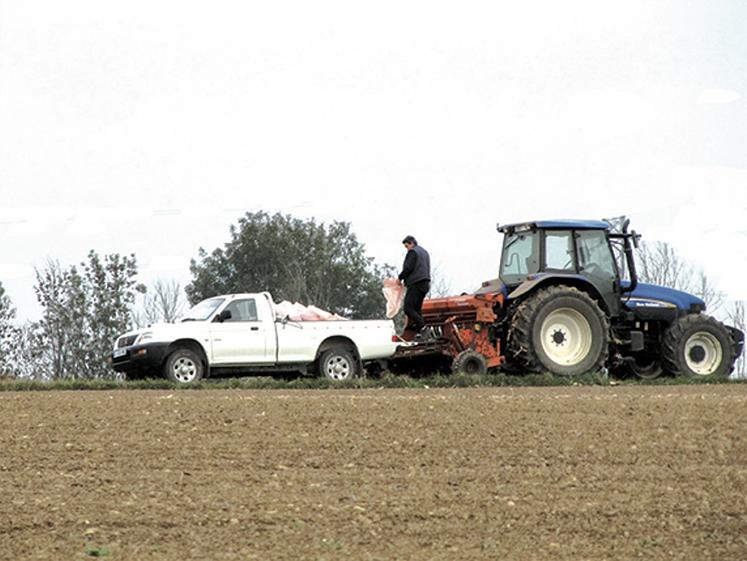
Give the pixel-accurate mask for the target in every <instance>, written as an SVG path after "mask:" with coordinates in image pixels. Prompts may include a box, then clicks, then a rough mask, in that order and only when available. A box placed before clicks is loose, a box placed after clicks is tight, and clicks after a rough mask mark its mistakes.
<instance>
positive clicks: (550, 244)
mask: <svg viewBox="0 0 747 561" xmlns="http://www.w3.org/2000/svg"><path fill="white" fill-rule="evenodd" d="M628 224H629V221H628V220H625V221H624V223H623V224H622V227H621V228H620V229H619V230H617V231H616V230H615V229H613V228H612V225H611V223H610V222H607V221H582V220H555V221H537V222H526V223H521V224H509V225H503V226H498V230H499V231H500V232H501V233H503V235H504V240H503V252H502V256H501V265H500V284H501V285H502V286H503V289H504V290H505V291H506V297H507V314H506V325H505V331H504V333H505V336H506V342H507V347H508V348H507V352H508V355H509V357H510V359H512V360H511V361H510V362H514V363H519V364H520V365H521V366H522V367H524V368H526V369H529V370H532V371H546V372H551V373H554V374H569V375H576V374H581V373H585V372H593V371H596V370H599V369H601V368H603V367H605V366H607V367H608V368H610V369H611V370H614V371H620V370H627V371H629V372H632V373H633V374H635V375H636V376H638V377H641V378H655V377H657V376H659V375H660V374H661V373H662V372H666V373H669V374H672V375H675V376H688V377H695V378H704V379H705V378H723V377H727V376H728V375H729V374H730V372H731V371H732V369H733V367H734V363H735V361H736V359H737V357H738V356H739V355H740V354H741V352H742V348H743V345H744V334H743V333H742V332H741V331H739V330H737V329H735V328H733V327H728V326H725V325H723V324H722V323H721V322H719V321H718V320H716V319H714V318H713V317H711V316H708V315H706V314H705V313H704V312H705V309H706V305H705V302H704V301H703V300H701V299H700V298H697V297H696V296H693V295H691V294H687V293H685V292H682V291H679V290H674V289H672V288H666V287H662V286H655V285H650V284H644V283H640V282H638V277H637V274H636V267H635V260H634V256H633V248H634V246H636V245H637V241H638V238H639V236H638V235H637V234H636V233H635V232H628ZM616 246H617V248H618V249H619V250H620V251H616ZM616 255H621V256H622V258H621V259H619V260H618V259H616ZM623 267H625V268H627V270H628V276H629V278H630V280H623V278H622V274H621V271H620V269H621V268H623Z"/></svg>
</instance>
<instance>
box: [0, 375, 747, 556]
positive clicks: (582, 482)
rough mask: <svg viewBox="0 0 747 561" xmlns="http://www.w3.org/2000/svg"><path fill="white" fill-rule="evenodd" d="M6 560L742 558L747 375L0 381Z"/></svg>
mask: <svg viewBox="0 0 747 561" xmlns="http://www.w3.org/2000/svg"><path fill="white" fill-rule="evenodd" d="M0 411H2V421H1V423H2V424H1V425H0V559H3V560H5V559H8V560H13V561H16V560H21V559H51V560H84V559H91V558H93V557H95V556H100V557H101V556H104V557H105V558H107V559H133V560H144V559H159V560H160V559H163V560H186V559H200V560H203V559H204V560H225V559H241V560H248V559H263V560H264V559H294V560H296V559H328V560H332V559H356V560H358V559H360V560H368V559H403V560H404V559H407V560H411V559H423V560H441V559H443V560H454V559H511V560H535V559H552V560H559V559H560V560H562V559H569V560H570V559H572V560H581V559H590V560H592V559H593V560H597V559H609V560H615V561H618V560H622V559H653V560H657V559H682V560H708V559H714V560H715V559H718V560H721V561H727V560H739V561H744V560H745V559H747V434H746V431H747V385H722V386H667V387H652V386H646V387H643V386H637V387H628V386H626V387H577V388H514V389H510V388H509V389H506V388H492V389H449V390H334V391H320V390H311V391H246V390H233V391H231V390H228V391H217V390H214V391H173V392H169V391H155V390H151V391H111V392H106V391H104V392H90V391H89V392H28V393H4V394H0Z"/></svg>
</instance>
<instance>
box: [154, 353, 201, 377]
mask: <svg viewBox="0 0 747 561" xmlns="http://www.w3.org/2000/svg"><path fill="white" fill-rule="evenodd" d="M204 372H205V365H204V364H203V363H202V359H201V358H200V357H199V355H198V354H197V353H195V352H194V351H191V350H189V349H176V350H175V351H174V352H173V353H171V354H170V355H169V357H168V358H167V359H166V364H165V365H164V372H163V373H164V374H165V375H166V378H168V379H169V380H171V381H172V382H175V383H177V384H194V383H195V382H197V381H199V380H201V379H202V376H203V374H204Z"/></svg>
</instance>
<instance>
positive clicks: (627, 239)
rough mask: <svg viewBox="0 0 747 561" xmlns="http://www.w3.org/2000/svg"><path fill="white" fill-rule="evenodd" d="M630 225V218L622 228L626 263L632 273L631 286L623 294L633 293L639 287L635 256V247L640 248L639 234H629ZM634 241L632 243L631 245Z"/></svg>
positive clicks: (633, 232) (624, 289)
mask: <svg viewBox="0 0 747 561" xmlns="http://www.w3.org/2000/svg"><path fill="white" fill-rule="evenodd" d="M628 225H630V219H629V218H628V219H627V220H625V222H624V223H623V227H622V238H623V244H624V247H625V261H626V262H627V264H628V272H629V273H630V286H628V287H627V288H623V289H622V291H623V292H633V291H634V290H635V289H636V287H637V286H638V272H637V271H636V268H635V257H634V255H633V247H634V246H635V247H638V237H639V236H638V234H636V233H635V230H634V231H632V232H630V233H628ZM631 240H632V243H631Z"/></svg>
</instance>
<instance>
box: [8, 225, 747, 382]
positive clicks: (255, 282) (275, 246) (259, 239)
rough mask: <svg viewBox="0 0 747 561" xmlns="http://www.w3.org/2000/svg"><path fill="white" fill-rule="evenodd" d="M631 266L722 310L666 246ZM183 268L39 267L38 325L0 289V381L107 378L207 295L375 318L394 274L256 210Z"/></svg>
mask: <svg viewBox="0 0 747 561" xmlns="http://www.w3.org/2000/svg"><path fill="white" fill-rule="evenodd" d="M637 263H638V269H639V270H638V273H639V277H640V280H641V281H642V282H651V283H654V284H660V285H663V286H670V287H672V288H677V289H680V290H685V291H687V292H691V293H693V294H695V295H697V296H699V297H701V298H702V299H703V300H705V301H706V303H707V304H708V309H709V311H711V313H713V312H714V311H717V310H718V309H719V308H720V307H722V306H724V305H725V301H726V299H725V296H724V295H723V294H722V293H721V292H720V291H718V289H716V288H715V287H714V286H713V285H712V284H711V283H710V281H709V280H708V278H707V277H706V275H705V274H704V273H703V272H702V271H700V270H698V269H696V268H694V267H692V266H691V265H689V264H687V263H686V262H685V261H684V260H682V259H681V258H680V257H679V256H678V255H677V253H676V252H675V251H674V250H673V248H671V246H669V245H668V244H666V243H661V242H654V243H643V244H641V246H640V247H639V248H638V250H637ZM189 269H190V273H191V276H192V279H191V282H190V283H189V284H188V285H187V286H185V287H183V288H182V287H181V286H180V285H179V284H178V283H176V282H174V281H165V280H156V281H155V282H154V283H153V284H152V285H151V286H150V287H146V286H144V285H143V284H142V283H139V282H138V280H137V277H138V267H137V259H136V257H135V255H119V254H110V255H104V256H100V255H99V254H98V253H97V252H95V251H93V250H92V251H90V252H89V253H88V255H87V257H86V259H85V260H84V261H83V262H81V263H80V264H78V265H73V266H70V267H63V266H62V265H61V264H60V263H59V262H57V261H48V262H47V263H46V264H45V265H44V266H42V267H38V268H36V270H35V273H36V283H35V286H34V289H35V293H36V298H37V300H38V302H39V304H40V306H41V309H42V313H41V318H40V319H39V320H37V321H27V322H24V323H21V324H19V323H18V322H17V321H16V310H15V308H14V307H13V304H12V302H11V301H10V298H9V297H8V295H7V294H6V293H5V290H4V288H3V286H2V283H1V282H0V376H14V377H28V378H35V379H50V380H59V379H65V378H82V379H97V378H101V379H107V378H115V377H116V376H117V374H116V373H115V372H114V371H113V370H112V369H111V368H110V367H109V365H108V363H107V357H108V355H109V352H110V351H111V348H112V345H113V343H114V339H115V338H116V337H117V336H118V335H120V334H122V333H124V332H126V331H128V330H130V329H132V328H134V327H143V326H145V325H148V324H151V323H155V322H159V321H167V322H173V321H177V320H178V318H179V317H180V316H181V315H182V314H183V313H184V311H186V307H187V305H188V304H195V303H197V302H198V301H200V300H202V299H204V298H208V297H210V296H214V295H216V294H226V293H235V292H261V291H269V292H271V293H272V294H273V296H274V297H275V298H276V300H290V301H293V302H303V303H307V304H314V305H316V306H318V307H321V308H324V309H327V310H329V311H331V312H334V313H338V314H340V315H343V316H346V317H350V318H380V317H383V314H384V309H385V306H384V300H383V296H382V292H381V281H382V279H383V278H385V277H388V276H393V275H395V274H396V269H395V268H394V267H393V266H391V265H388V264H379V263H376V262H375V260H374V259H373V258H372V257H370V256H368V255H367V254H366V249H365V246H364V245H363V244H362V243H360V242H359V241H358V239H357V238H356V236H355V234H354V233H353V231H352V228H351V225H350V223H348V222H338V221H335V222H332V223H330V224H324V223H318V222H316V221H315V220H314V219H309V220H301V219H298V218H294V217H293V216H290V215H284V214H279V213H278V214H274V215H270V214H267V213H265V212H254V213H251V212H250V213H247V214H246V215H244V216H243V217H241V218H240V219H239V221H238V223H237V224H234V225H231V227H230V237H229V240H228V241H227V242H226V243H225V244H224V245H223V247H219V248H216V249H214V250H213V251H211V252H207V251H206V250H205V249H203V248H200V249H199V251H198V254H197V257H196V258H194V259H192V260H191V262H190V265H189ZM437 276H438V278H437V279H434V282H433V290H432V296H443V295H445V294H446V293H447V292H448V286H447V285H446V283H445V282H444V280H443V278H442V276H440V274H439V273H438V272H437ZM436 293H437V294H436ZM722 315H724V314H722ZM726 316H728V319H729V320H730V321H731V322H732V324H733V325H735V326H736V327H738V328H740V329H742V330H744V329H745V303H744V302H736V303H732V304H731V307H730V309H729V310H727V313H726ZM746 366H747V365H745V359H744V356H742V358H740V360H739V362H738V364H737V372H740V373H743V374H744V373H745V370H746Z"/></svg>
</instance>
